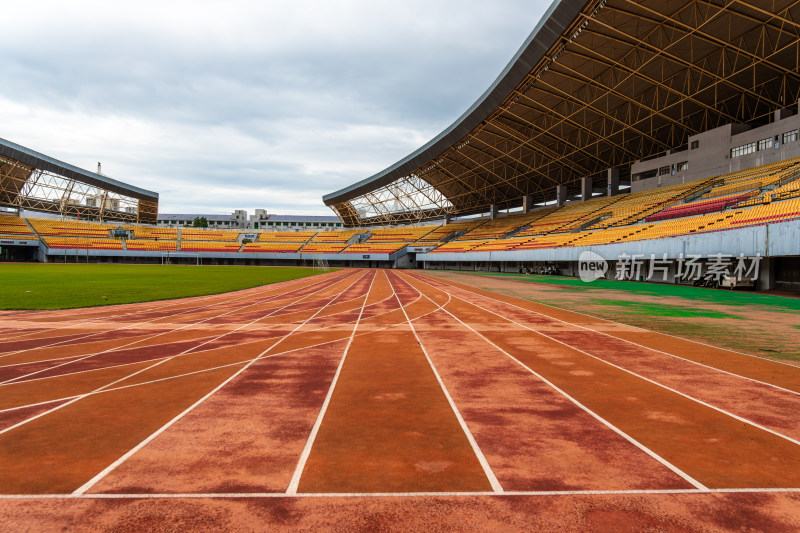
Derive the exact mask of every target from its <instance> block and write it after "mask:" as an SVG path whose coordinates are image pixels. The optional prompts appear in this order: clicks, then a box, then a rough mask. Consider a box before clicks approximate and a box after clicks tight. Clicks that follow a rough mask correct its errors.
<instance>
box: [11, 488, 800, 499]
mask: <svg viewBox="0 0 800 533" xmlns="http://www.w3.org/2000/svg"><path fill="white" fill-rule="evenodd" d="M780 493H785V494H798V493H800V487H795V488H729V489H652V490H647V489H642V490H553V491H543V490H540V491H533V490H532V491H525V490H516V491H505V492H503V493H497V492H492V491H482V492H341V493H339V492H323V493H296V494H287V493H284V492H208V493H202V492H197V493H164V494H158V493H154V494H139V493H134V494H118V493H106V494H104V493H94V494H0V500H95V499H99V500H126V499H142V500H150V499H180V498H192V499H201V498H254V499H255V498H260V499H266V498H437V497H438V498H453V497H460V498H466V497H477V496H491V497H494V498H503V497H508V496H537V497H542V496H545V497H546V496H648V495H655V496H657V495H670V494H697V495H702V494H780Z"/></svg>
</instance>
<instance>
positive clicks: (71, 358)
mask: <svg viewBox="0 0 800 533" xmlns="http://www.w3.org/2000/svg"><path fill="white" fill-rule="evenodd" d="M363 297H364V296H357V297H355V298H351V299H350V300H345V301H344V302H340V303H349V302H352V301H356V300H360V299H361V298H363ZM389 298H390V297H387V298H384V300H381V301H379V302H374V303H372V304H370V305H369V306H368V307H371V306H373V305H377V304H378V303H381V302H383V301H385V300H388V299H389ZM354 309H357V307H354V308H353V309H349V310H345V311H338V312H336V313H332V314H329V315H325V316H323V317H321V318H328V317H333V316H337V315H341V314H346V313H349V312H351V311H353V310H354ZM277 316H281V315H277ZM297 322H300V321H294V322H289V323H287V324H280V325H281V326H283V325H291V324H296V323H297ZM350 322H352V321H349V322H342V323H341V324H349V323H350ZM336 325H338V324H336ZM336 325H332V326H324V327H322V328H319V330H315V331H322V330H325V329H328V328H332V327H335V326H336ZM165 333H169V332H165ZM210 337H211V335H209V336H206V337H198V338H195V339H189V340H201V339H208V338H210ZM140 340H144V339H140ZM263 340H264V339H256V340H251V341H247V342H241V343H237V346H246V345H248V344H252V343H256V342H262V341H263ZM173 342H174V341H169V342H166V343H159V344H148V345H147V346H145V347H146V348H153V347H156V346H163V345H166V344H172V343H173ZM179 342H180V341H179ZM109 350H111V351H113V349H109ZM100 353H105V352H95V353H92V354H88V355H99V354H100ZM196 353H201V352H196ZM191 355H195V354H194V353H192V354H191ZM81 357H84V356H81V355H70V356H67V357H56V358H53V359H41V360H38V361H28V362H24V363H15V364H12V365H0V369H2V368H12V367H15V366H24V365H32V364H37V363H48V362H54V361H63V360H65V359H68V361H66V362H67V363H71V362H76V361H77V360H78V359H79V358H81ZM158 359H161V358H158ZM152 360H155V359H151V361H152ZM138 362H144V361H134V362H131V363H124V364H119V365H110V366H106V367H101V368H92V369H89V370H78V371H75V372H67V373H64V374H57V375H54V376H45V377H42V378H31V379H26V380H25V381H24V383H28V382H31V381H38V380H43V379H52V378H57V377H63V376H72V375H75V374H82V373H86V372H96V371H98V370H106V369H109V368H116V367H120V366H126V365H131V364H136V363H138ZM50 368H55V367H50ZM15 384H17V383H0V387H4V386H6V385H15Z"/></svg>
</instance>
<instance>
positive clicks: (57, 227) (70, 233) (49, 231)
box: [28, 218, 114, 239]
mask: <svg viewBox="0 0 800 533" xmlns="http://www.w3.org/2000/svg"><path fill="white" fill-rule="evenodd" d="M28 222H30V223H31V225H32V226H33V229H35V230H36V233H38V234H39V235H42V236H45V235H52V236H64V237H86V238H88V237H95V238H101V239H102V238H107V237H109V233H108V231H109V230H110V229H112V228H114V226H112V225H110V224H99V223H95V222H77V221H73V220H65V221H61V220H58V219H49V218H29V219H28Z"/></svg>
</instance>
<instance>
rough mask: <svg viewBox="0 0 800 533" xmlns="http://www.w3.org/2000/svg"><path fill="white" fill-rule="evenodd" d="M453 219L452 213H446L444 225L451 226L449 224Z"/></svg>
mask: <svg viewBox="0 0 800 533" xmlns="http://www.w3.org/2000/svg"><path fill="white" fill-rule="evenodd" d="M451 218H452V215H451V214H450V213H445V214H444V223H445V224H449V223H450V220H451Z"/></svg>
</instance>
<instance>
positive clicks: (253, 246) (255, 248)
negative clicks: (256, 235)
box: [234, 241, 303, 254]
mask: <svg viewBox="0 0 800 533" xmlns="http://www.w3.org/2000/svg"><path fill="white" fill-rule="evenodd" d="M302 246H303V243H300V242H260V241H259V242H251V243H247V244H245V245H244V248H243V249H242V252H243V253H260V254H266V253H294V252H296V251H297V250H299V249H300V247H302ZM234 251H235V250H234Z"/></svg>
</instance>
